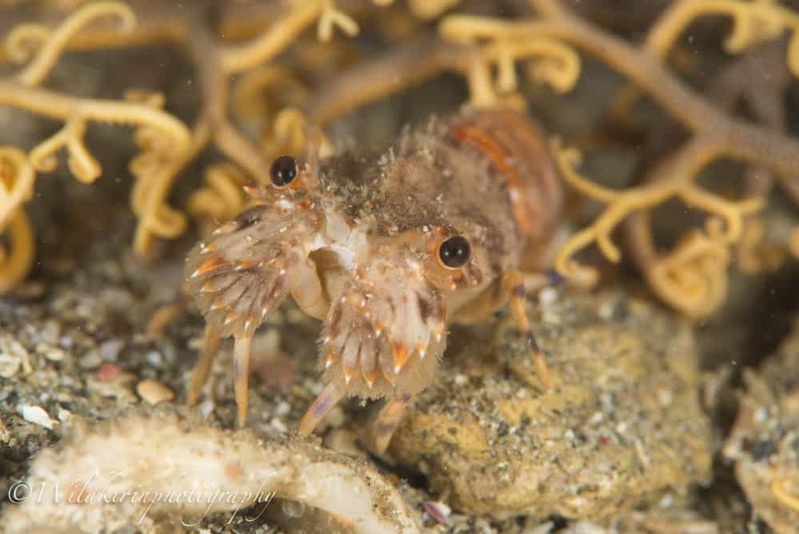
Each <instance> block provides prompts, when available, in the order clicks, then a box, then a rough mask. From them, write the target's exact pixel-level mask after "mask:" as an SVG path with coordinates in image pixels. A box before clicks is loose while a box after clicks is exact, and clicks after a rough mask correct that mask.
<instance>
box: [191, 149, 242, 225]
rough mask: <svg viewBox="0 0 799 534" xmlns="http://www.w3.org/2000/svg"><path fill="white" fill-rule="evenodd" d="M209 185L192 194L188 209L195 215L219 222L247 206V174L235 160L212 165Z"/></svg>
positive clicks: (209, 173) (209, 169)
mask: <svg viewBox="0 0 799 534" xmlns="http://www.w3.org/2000/svg"><path fill="white" fill-rule="evenodd" d="M203 181H204V183H205V185H204V186H203V187H202V188H200V189H199V190H197V191H195V192H194V193H192V195H191V197H189V202H188V205H187V208H188V210H189V213H191V215H192V216H194V217H196V218H197V219H200V220H202V221H205V222H206V223H208V224H209V225H210V224H212V223H213V224H215V223H218V222H219V221H225V220H228V219H231V218H233V217H234V216H235V215H236V214H238V213H240V212H241V211H242V210H243V209H244V207H245V201H246V198H245V195H244V193H243V187H244V186H245V185H246V184H247V182H248V180H247V176H246V175H245V174H244V173H243V172H242V171H241V169H239V168H238V167H236V166H235V165H233V164H231V163H220V164H217V165H212V166H210V167H208V168H207V169H206V170H205V176H204V179H203Z"/></svg>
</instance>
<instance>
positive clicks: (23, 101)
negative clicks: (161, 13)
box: [0, 2, 189, 291]
mask: <svg viewBox="0 0 799 534" xmlns="http://www.w3.org/2000/svg"><path fill="white" fill-rule="evenodd" d="M103 17H112V18H114V19H116V20H117V21H118V22H119V23H121V25H122V28H121V29H122V30H123V31H124V30H129V29H130V28H131V27H132V26H133V24H134V18H135V17H134V15H133V12H132V11H131V10H130V8H128V7H127V6H126V5H125V4H122V3H119V2H96V3H92V4H88V5H86V6H85V7H83V8H81V9H78V10H77V11H76V12H75V13H74V14H73V15H72V16H71V17H69V18H68V19H66V20H65V21H64V22H63V23H62V24H61V25H60V26H59V27H57V28H56V29H55V30H53V31H47V30H45V29H44V28H41V27H39V26H36V25H25V26H22V27H18V28H17V29H16V30H15V31H12V32H11V35H10V36H9V37H8V39H7V42H6V47H7V49H8V54H9V56H10V57H12V58H14V59H16V60H18V61H21V62H22V61H27V62H28V64H27V66H25V67H24V68H23V69H22V70H21V71H20V72H19V73H17V75H15V76H13V77H11V78H9V79H1V80H0V105H6V106H11V107H16V108H20V109H24V110H27V111H30V112H33V113H36V114H39V115H43V116H46V117H50V118H53V119H57V120H61V121H63V123H64V126H63V128H62V129H60V130H59V131H58V132H56V133H55V134H54V135H53V136H51V137H50V138H48V139H46V140H44V141H43V142H41V143H40V144H38V145H37V146H36V147H35V148H34V149H33V150H32V151H31V152H30V154H29V156H28V157H27V165H28V166H29V167H30V168H31V169H34V170H36V171H39V172H52V171H53V170H55V167H56V165H57V153H58V152H59V151H61V150H66V152H67V155H68V159H67V163H68V167H69V170H70V172H71V173H72V175H73V176H74V177H75V178H76V179H78V180H80V181H82V182H84V183H91V182H93V181H94V180H96V179H97V178H98V177H99V176H100V174H101V171H102V170H101V168H100V165H99V163H98V162H97V160H96V159H95V158H94V157H93V156H92V155H91V153H90V152H89V150H88V149H87V148H86V146H85V144H84V141H83V138H84V134H85V132H86V126H87V124H88V123H89V122H108V123H121V124H131V125H134V126H138V127H143V128H149V129H150V130H151V132H152V135H153V136H154V137H158V138H159V139H160V144H161V145H162V146H168V147H169V148H170V150H176V151H180V150H181V149H182V147H184V146H185V145H186V144H187V143H188V139H189V137H188V131H187V129H186V128H185V127H184V126H183V124H182V123H181V122H180V121H178V120H176V119H175V118H173V117H172V116H170V115H168V114H166V113H163V112H161V111H160V110H156V109H153V108H151V107H149V106H147V105H145V104H136V103H125V102H115V101H106V100H99V99H90V98H78V97H71V96H67V95H63V94H60V93H56V92H53V91H49V90H47V89H44V88H42V87H41V84H42V83H43V82H44V81H45V80H46V78H47V75H48V74H49V72H50V70H51V69H52V68H53V66H54V65H55V64H56V62H57V61H58V58H59V56H60V55H61V53H63V51H64V49H65V47H66V46H67V45H68V43H69V40H70V39H71V38H72V37H73V36H74V35H75V34H76V33H77V32H79V31H81V29H83V28H85V27H86V26H88V25H90V24H91V23H92V22H93V21H95V20H96V19H98V18H103ZM16 159H17V160H18V159H19V158H16ZM30 179H31V180H32V173H31V176H30ZM164 198H165V195H163V196H161V197H160V198H157V199H156V201H155V202H152V203H151V204H150V205H148V207H149V210H144V211H142V212H141V213H139V214H138V215H140V217H141V218H140V224H141V225H142V226H143V227H144V228H146V230H147V231H148V232H150V231H154V232H156V233H157V235H167V234H169V232H168V231H165V232H160V233H159V230H163V228H159V227H156V226H153V225H149V224H147V223H148V221H149V219H150V218H151V217H153V216H154V215H153V214H154V213H157V212H158V211H160V210H164V209H166V208H165V206H164V205H163V202H164ZM20 209H21V203H19V202H16V203H13V204H8V205H3V206H0V220H2V219H6V218H13V219H14V220H15V221H16V223H15V224H14V225H12V226H11V227H10V229H11V231H12V232H13V233H12V235H11V236H10V240H11V242H12V247H11V248H12V251H13V252H12V254H11V255H9V256H8V257H5V258H0V259H2V260H4V261H0V265H2V267H3V270H2V271H0V286H1V287H0V291H2V290H8V289H9V288H11V287H12V286H13V285H14V283H15V282H16V281H18V280H19V279H21V278H22V277H23V276H24V274H25V273H26V272H27V269H28V267H29V265H30V258H29V259H28V261H26V262H23V261H21V257H22V256H21V255H23V254H24V255H27V256H32V253H33V252H32V249H33V239H32V234H31V231H30V227H29V225H28V224H27V220H26V219H24V215H21V212H20ZM23 221H25V222H24V224H23ZM2 230H3V227H2V226H0V231H2ZM24 241H27V242H24Z"/></svg>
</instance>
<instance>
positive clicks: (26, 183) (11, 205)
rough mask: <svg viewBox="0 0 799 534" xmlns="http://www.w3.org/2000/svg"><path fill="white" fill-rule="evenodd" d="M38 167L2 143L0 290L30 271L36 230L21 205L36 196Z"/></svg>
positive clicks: (14, 283) (0, 166) (11, 285)
mask: <svg viewBox="0 0 799 534" xmlns="http://www.w3.org/2000/svg"><path fill="white" fill-rule="evenodd" d="M34 177H35V171H34V170H33V166H31V164H30V162H29V161H28V157H27V155H26V154H25V153H24V152H22V151H21V150H18V149H16V148H11V147H0V236H2V235H3V234H6V243H5V245H4V244H3V242H2V241H0V293H2V292H4V291H8V290H9V289H11V288H12V287H13V286H14V285H16V284H17V283H18V282H19V281H20V280H21V279H22V278H24V276H25V275H26V274H27V272H28V269H29V268H30V266H31V263H32V262H33V232H32V231H31V227H30V223H29V222H28V218H27V216H26V215H25V213H24V212H23V211H22V209H21V207H22V205H23V204H24V203H25V202H27V201H28V200H29V199H30V198H31V196H33V180H34Z"/></svg>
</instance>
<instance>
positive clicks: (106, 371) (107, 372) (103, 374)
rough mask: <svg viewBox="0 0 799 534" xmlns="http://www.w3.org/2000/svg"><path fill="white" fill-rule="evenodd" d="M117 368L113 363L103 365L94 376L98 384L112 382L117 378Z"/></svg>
mask: <svg viewBox="0 0 799 534" xmlns="http://www.w3.org/2000/svg"><path fill="white" fill-rule="evenodd" d="M119 371H120V369H119V367H117V366H116V365H114V364H113V363H104V364H103V365H101V366H100V369H98V370H97V372H96V373H95V374H94V376H96V377H97V380H99V381H100V382H113V381H114V380H116V379H117V377H118V376H119Z"/></svg>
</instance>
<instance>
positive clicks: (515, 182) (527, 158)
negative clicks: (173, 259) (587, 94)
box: [186, 109, 562, 451]
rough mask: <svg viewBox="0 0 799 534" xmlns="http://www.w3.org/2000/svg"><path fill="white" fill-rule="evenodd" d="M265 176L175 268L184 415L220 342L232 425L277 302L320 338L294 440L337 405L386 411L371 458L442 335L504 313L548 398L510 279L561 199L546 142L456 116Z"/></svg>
mask: <svg viewBox="0 0 799 534" xmlns="http://www.w3.org/2000/svg"><path fill="white" fill-rule="evenodd" d="M270 177H271V181H272V184H271V186H269V187H265V188H255V187H251V188H249V189H248V193H249V194H250V195H251V197H252V199H253V201H254V206H253V207H250V208H249V209H247V210H245V211H244V212H243V213H241V214H240V215H239V216H238V217H236V218H235V219H234V220H231V221H229V222H226V223H224V224H222V225H221V226H219V227H218V228H217V229H216V230H215V231H214V232H213V233H212V235H211V236H210V237H208V238H207V239H206V240H204V241H202V242H200V243H199V244H198V245H197V246H196V247H195V248H194V249H193V251H192V252H191V253H190V255H189V257H188V260H187V269H186V279H187V284H188V290H189V292H190V294H193V295H195V300H196V302H197V304H198V306H199V308H200V310H201V311H202V313H203V314H204V315H205V319H206V330H205V339H204V344H203V348H202V355H201V358H200V361H199V363H198V364H197V366H196V368H195V370H194V373H193V377H192V382H191V385H190V390H189V402H191V403H193V402H194V401H195V400H196V399H197V397H198V394H199V392H200V389H201V388H202V385H203V383H204V382H205V381H206V379H207V376H208V373H209V369H210V366H211V362H212V359H213V357H214V354H215V352H216V351H217V347H218V345H219V341H220V340H221V339H222V338H224V337H227V336H232V337H233V339H234V349H233V350H234V358H233V361H234V376H235V396H236V402H237V405H238V423H239V425H243V424H244V420H245V416H246V412H247V378H248V365H249V358H250V345H251V341H252V338H253V334H254V332H255V330H256V328H258V326H259V325H260V324H261V323H263V322H264V321H265V320H267V318H268V317H269V313H270V311H271V310H274V309H275V308H276V307H277V306H278V305H279V304H280V303H281V302H282V301H283V300H284V299H285V298H286V297H287V296H288V295H291V297H292V298H293V299H294V301H295V302H296V303H297V305H298V306H299V307H300V308H301V309H302V310H303V311H304V312H305V313H307V314H308V315H310V316H312V317H316V318H318V319H321V320H322V321H323V323H324V326H323V331H322V336H321V340H320V355H321V367H322V368H323V369H324V371H323V372H324V375H323V380H324V384H325V386H324V388H323V390H322V391H321V393H320V394H319V396H318V397H317V398H316V400H315V401H314V402H313V404H312V405H311V406H310V408H309V409H308V411H307V412H306V413H305V415H304V416H303V418H302V420H301V421H300V424H299V430H300V432H302V433H310V432H312V431H313V429H314V428H315V427H316V425H317V424H318V423H319V422H320V421H321V419H322V418H323V417H324V416H325V414H326V413H328V412H329V411H330V409H331V408H333V407H334V406H335V405H336V403H338V402H339V400H341V399H342V398H343V397H344V396H345V395H354V396H358V397H361V398H371V399H379V398H386V399H388V400H387V403H386V404H385V406H384V407H383V408H382V411H381V412H380V414H379V415H378V417H377V420H376V421H375V425H374V427H373V433H372V435H373V440H374V441H373V443H372V445H373V446H374V447H375V449H376V450H378V451H382V450H384V449H385V448H386V447H387V445H388V443H389V441H390V438H391V435H392V433H393V431H394V430H395V429H396V427H397V425H398V424H399V422H400V421H401V419H402V415H403V413H404V411H405V410H406V408H407V406H408V404H409V403H410V401H411V400H412V399H413V398H414V396H416V395H417V394H418V393H419V392H420V391H422V390H423V389H424V388H425V387H426V386H428V385H429V384H430V383H431V382H432V380H433V379H434V376H435V373H436V370H437V367H438V366H439V363H440V359H441V355H442V353H443V352H444V348H445V346H446V337H447V324H448V322H451V321H460V322H474V321H481V320H485V318H486V317H487V316H489V315H490V314H491V313H492V312H494V311H495V310H496V309H497V308H499V307H500V306H502V305H503V304H504V303H506V302H508V301H509V302H510V307H511V311H512V313H513V316H514V318H515V320H516V322H517V323H518V326H519V328H520V330H521V332H522V334H523V335H524V336H525V338H526V340H527V343H528V346H529V350H530V352H531V354H532V357H533V359H534V363H535V367H536V370H537V373H538V376H539V379H540V382H541V384H542V386H543V387H547V386H548V384H549V375H548V372H547V366H546V363H545V360H544V358H543V355H542V354H541V351H540V350H539V348H538V346H537V344H536V341H535V337H534V336H533V333H532V331H531V329H530V325H529V322H528V319H527V316H526V313H525V306H524V304H525V286H524V284H523V276H522V272H523V270H522V269H527V270H529V269H538V268H540V263H541V258H542V257H543V256H544V254H543V251H545V250H546V249H547V248H548V244H549V242H550V241H551V238H552V236H553V234H554V229H555V225H556V222H557V218H558V212H559V207H560V204H561V196H562V193H561V189H560V182H559V179H558V176H557V173H556V171H555V168H554V165H553V163H552V161H551V159H550V157H549V153H548V150H547V141H546V138H545V137H544V136H543V134H542V133H541V131H540V130H539V129H538V128H537V127H536V126H535V125H534V124H533V123H532V122H531V121H530V120H529V119H528V118H527V117H526V116H524V115H522V114H520V113H517V112H515V111H511V110H504V109H498V110H491V111H489V110H464V111H462V112H461V113H459V114H457V115H455V116H452V117H448V118H443V119H442V118H436V119H432V120H430V121H429V122H428V123H427V124H426V125H424V126H422V127H419V128H417V129H410V130H407V131H405V132H404V133H403V134H402V135H401V136H400V138H399V139H398V140H397V142H396V143H395V144H394V145H393V146H392V147H391V148H389V149H388V150H382V151H378V150H364V151H362V152H358V153H343V154H340V155H336V156H332V157H327V158H324V159H320V158H319V156H318V150H316V149H314V148H311V149H309V150H308V154H307V155H306V157H305V160H304V161H298V160H296V159H295V158H294V157H292V156H288V155H284V156H280V157H278V158H277V159H275V160H274V162H273V163H272V166H271V168H270ZM536 264H539V265H536Z"/></svg>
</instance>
